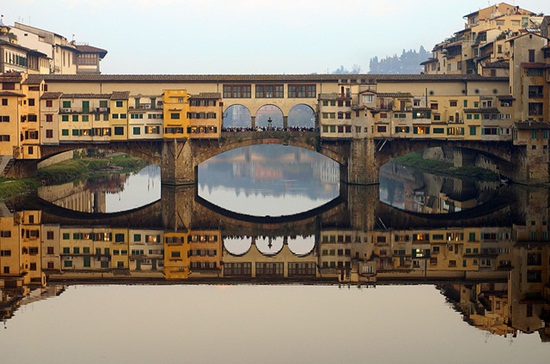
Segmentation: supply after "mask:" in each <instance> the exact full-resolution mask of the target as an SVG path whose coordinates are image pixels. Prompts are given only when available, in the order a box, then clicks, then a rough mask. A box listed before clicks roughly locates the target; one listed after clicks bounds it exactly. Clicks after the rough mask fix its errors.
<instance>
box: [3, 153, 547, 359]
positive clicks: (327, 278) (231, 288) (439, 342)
mask: <svg viewBox="0 0 550 364" xmlns="http://www.w3.org/2000/svg"><path fill="white" fill-rule="evenodd" d="M338 173H339V169H338V167H337V166H336V165H334V164H333V163H332V162H330V161H327V160H323V159H319V158H318V156H315V155H310V154H309V153H307V152H305V151H303V150H296V149H294V148H291V147H277V146H267V147H264V148H263V149H256V150H254V149H243V150H236V151H233V152H232V153H226V154H224V155H221V156H219V157H218V158H216V159H212V160H209V161H208V162H207V163H205V164H203V165H201V166H200V168H199V181H198V184H197V186H196V187H185V188H175V189H174V188H168V187H162V188H161V186H160V177H159V175H160V174H159V170H158V168H157V167H154V166H153V167H148V168H146V169H145V170H142V171H141V172H139V173H138V174H135V175H124V176H112V177H110V178H109V179H104V180H101V181H86V182H83V184H81V185H74V184H73V185H70V184H68V185H64V186H60V187H59V186H57V187H48V188H44V189H42V190H41V191H39V192H38V193H39V195H40V196H41V197H42V198H44V199H46V198H47V197H49V198H50V201H52V203H54V204H56V205H57V206H62V207H65V208H74V209H75V210H79V211H81V212H88V213H97V212H101V213H108V212H116V211H126V210H130V209H135V208H136V207H139V206H143V205H147V206H146V207H145V208H143V209H141V210H140V209H138V210H136V211H133V212H131V213H128V214H127V215H125V214H122V215H120V214H119V215H116V216H115V215H112V216H109V217H107V218H100V217H98V216H97V215H90V217H89V218H86V217H85V216H84V217H82V216H80V215H79V216H73V214H70V213H69V214H59V212H58V210H55V209H48V208H47V207H45V208H44V210H42V211H36V210H32V209H29V208H26V207H25V202H24V201H19V202H17V203H16V202H13V203H11V204H10V205H9V206H10V207H9V208H8V207H7V206H5V207H3V208H1V209H0V228H1V230H2V234H1V236H2V237H0V248H1V249H0V251H2V256H0V266H1V268H2V269H3V271H2V272H3V274H2V275H0V282H2V286H1V287H3V288H2V306H1V309H2V311H1V313H2V317H3V320H4V323H3V325H4V329H3V330H0V352H1V353H2V354H1V358H2V359H1V362H2V363H4V362H6V363H36V362H42V363H59V362H62V363H63V362H77V363H146V362H162V363H181V362H201V363H212V362H220V361H223V362H225V363H243V362H246V363H257V362H261V363H280V362H290V363H294V362H301V363H304V362H305V363H311V362H318V363H334V362H348V363H363V362H373V363H396V362H410V363H441V362H445V363H465V362H470V363H482V362H486V363H493V362H498V363H517V362H525V363H547V362H548V360H549V358H550V345H549V341H550V324H549V322H550V288H549V287H550V283H549V282H550V273H549V272H550V269H549V265H550V248H549V243H548V216H550V214H549V212H550V211H549V206H548V201H549V194H548V190H546V189H538V190H531V189H525V188H522V187H517V188H516V187H513V186H499V185H498V184H490V183H478V182H465V181H461V180H455V179H449V178H441V177H438V176H430V175H425V174H421V173H420V174H419V173H418V172H416V171H411V170H410V169H406V168H404V167H401V166H397V165H389V166H386V167H385V169H383V170H382V171H381V183H380V185H379V186H373V187H362V186H344V187H345V188H341V187H342V186H340V184H339V174H338ZM197 194H198V195H199V196H201V197H202V198H204V199H205V200H208V201H209V202H210V203H212V204H215V205H218V206H219V207H220V208H221V209H220V210H219V211H211V210H210V209H209V208H208V207H206V206H203V205H201V203H200V201H198V200H197V199H196V198H195V195H197ZM339 195H340V198H341V199H342V201H343V202H341V203H336V204H328V203H329V202H331V201H333V200H334V199H335V198H337V197H338V196H339ZM161 196H162V200H160V201H157V200H158V199H159V198H160V197H161ZM155 201H157V202H155ZM495 201H496V202H498V203H495ZM323 206H327V207H326V208H323ZM318 207H321V212H319V213H318V214H317V215H314V216H311V217H307V214H306V217H304V218H303V220H299V221H284V222H277V221H275V220H273V219H272V218H273V217H276V216H282V215H293V214H296V213H300V212H307V211H310V210H312V209H314V208H318ZM10 210H13V211H14V212H13V213H12V212H10ZM224 211H227V212H229V214H227V213H226V212H224ZM231 213H240V214H243V216H245V217H246V216H255V217H257V218H256V220H254V219H248V220H246V219H245V220H243V221H241V220H239V216H237V217H235V215H234V214H233V215H232V214H231ZM411 213H412V214H411ZM430 214H431V215H433V218H430V217H429V216H430ZM426 216H427V217H426ZM7 251H9V253H7ZM6 267H7V271H8V273H6ZM42 279H43V280H44V281H43V284H41V281H42Z"/></svg>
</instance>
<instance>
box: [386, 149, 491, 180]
mask: <svg viewBox="0 0 550 364" xmlns="http://www.w3.org/2000/svg"><path fill="white" fill-rule="evenodd" d="M393 162H395V163H398V164H403V165H405V166H407V167H411V168H415V169H417V170H420V171H423V172H427V173H432V174H435V175H443V176H449V177H457V178H464V179H474V180H476V181H498V180H499V175H498V174H497V173H495V172H493V171H490V170H488V169H484V168H480V167H474V166H469V167H455V166H454V165H453V164H452V163H449V162H445V161H441V160H435V159H424V158H423V157H422V156H421V155H420V154H418V153H409V154H406V155H404V156H401V157H399V158H396V159H394V160H393Z"/></svg>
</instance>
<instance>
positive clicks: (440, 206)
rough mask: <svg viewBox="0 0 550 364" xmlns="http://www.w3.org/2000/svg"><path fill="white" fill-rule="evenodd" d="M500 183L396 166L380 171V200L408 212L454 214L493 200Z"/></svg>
mask: <svg viewBox="0 0 550 364" xmlns="http://www.w3.org/2000/svg"><path fill="white" fill-rule="evenodd" d="M497 186H498V182H477V181H473V180H463V179H458V178H452V177H444V176H439V175H435V174H431V173H422V172H419V171H417V170H415V169H414V168H410V167H406V166H403V165H400V164H396V163H392V162H390V163H387V164H386V165H384V166H383V167H382V168H381V169H380V198H381V200H382V201H384V202H385V203H387V204H389V205H391V206H394V207H397V208H399V209H402V210H406V211H414V212H420V213H427V214H438V213H453V212H459V211H463V210H467V209H471V208H474V207H476V206H478V205H479V204H481V203H483V202H486V201H488V200H490V199H491V198H492V196H493V194H494V191H495V190H496V189H497Z"/></svg>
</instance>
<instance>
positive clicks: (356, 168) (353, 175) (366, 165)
mask: <svg viewBox="0 0 550 364" xmlns="http://www.w3.org/2000/svg"><path fill="white" fill-rule="evenodd" d="M375 152H376V145H375V142H374V139H370V138H368V139H367V138H365V139H353V140H352V141H351V142H350V156H349V159H348V166H347V167H348V168H347V173H343V174H341V178H342V177H345V178H342V179H343V181H344V182H347V183H349V184H358V185H371V184H376V183H378V182H379V169H380V166H379V165H378V162H377V159H376V157H375Z"/></svg>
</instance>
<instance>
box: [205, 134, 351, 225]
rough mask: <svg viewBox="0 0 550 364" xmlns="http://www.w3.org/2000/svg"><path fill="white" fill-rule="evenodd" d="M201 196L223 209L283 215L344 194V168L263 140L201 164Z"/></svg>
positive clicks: (316, 156) (316, 205) (289, 147)
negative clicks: (341, 176) (341, 178)
mask: <svg viewBox="0 0 550 364" xmlns="http://www.w3.org/2000/svg"><path fill="white" fill-rule="evenodd" d="M197 192H198V195H199V196H200V197H201V198H203V199H205V200H206V201H208V202H210V203H212V204H213V205H216V206H218V207H220V208H222V209H225V210H228V211H231V212H235V213H239V214H244V215H250V216H260V217H269V216H272V217H280V216H290V215H294V214H299V213H304V212H307V211H310V210H314V209H316V208H318V207H320V206H323V205H324V204H326V203H328V202H330V201H332V200H334V199H335V198H337V197H338V196H339V194H340V168H339V165H338V163H336V162H334V161H333V160H331V159H329V158H327V157H325V156H323V155H321V154H319V153H316V152H313V151H310V150H308V149H304V148H299V147H293V146H285V145H278V144H261V145H252V146H247V147H241V148H236V149H232V150H229V151H227V152H225V153H222V154H220V155H217V156H215V157H213V158H210V159H208V160H206V161H204V162H203V163H201V164H200V165H199V166H198V191H197Z"/></svg>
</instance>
